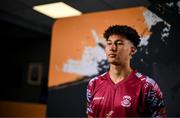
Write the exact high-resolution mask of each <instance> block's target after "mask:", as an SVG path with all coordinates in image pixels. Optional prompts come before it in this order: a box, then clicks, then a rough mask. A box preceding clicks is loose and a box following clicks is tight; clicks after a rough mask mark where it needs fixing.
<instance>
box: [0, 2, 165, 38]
mask: <svg viewBox="0 0 180 118" xmlns="http://www.w3.org/2000/svg"><path fill="white" fill-rule="evenodd" d="M60 1H62V2H64V3H66V4H68V5H70V6H72V7H74V8H76V9H78V10H80V11H81V12H82V13H91V12H97V11H105V10H113V9H122V8H129V7H137V6H147V7H148V6H150V5H153V4H155V5H158V4H159V3H162V2H165V1H164V0H158V1H157V0H1V1H0V20H3V21H7V22H10V23H13V24H16V25H18V26H21V27H24V28H28V29H31V30H34V31H37V32H41V33H44V34H48V35H50V34H51V26H52V24H53V23H54V21H55V19H52V18H50V17H48V16H45V15H42V14H41V13H38V12H36V11H34V10H33V9H32V7H33V6H35V5H41V4H46V3H53V2H60ZM166 1H167V0H166Z"/></svg>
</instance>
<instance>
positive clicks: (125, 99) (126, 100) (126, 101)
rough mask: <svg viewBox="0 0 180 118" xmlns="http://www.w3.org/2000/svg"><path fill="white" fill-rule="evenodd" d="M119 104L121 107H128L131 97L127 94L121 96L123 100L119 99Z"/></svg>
mask: <svg viewBox="0 0 180 118" xmlns="http://www.w3.org/2000/svg"><path fill="white" fill-rule="evenodd" d="M121 105H122V106H123V107H130V106H131V97H130V96H128V95H125V96H123V100H122V101H121Z"/></svg>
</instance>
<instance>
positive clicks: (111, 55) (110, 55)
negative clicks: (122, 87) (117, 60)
mask: <svg viewBox="0 0 180 118" xmlns="http://www.w3.org/2000/svg"><path fill="white" fill-rule="evenodd" d="M108 56H109V57H116V54H109V55H108Z"/></svg>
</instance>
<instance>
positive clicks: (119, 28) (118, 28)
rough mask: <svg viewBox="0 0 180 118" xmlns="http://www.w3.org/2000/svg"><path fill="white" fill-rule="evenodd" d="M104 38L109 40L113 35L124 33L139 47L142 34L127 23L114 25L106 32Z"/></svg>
mask: <svg viewBox="0 0 180 118" xmlns="http://www.w3.org/2000/svg"><path fill="white" fill-rule="evenodd" d="M103 35H104V38H105V39H106V40H108V38H109V37H110V36H111V35H123V36H125V37H126V38H127V39H128V40H129V41H131V42H132V43H133V44H134V46H135V47H136V48H137V47H138V45H139V42H140V36H139V35H138V33H137V31H136V30H135V29H133V28H131V27H129V26H127V25H112V26H110V27H108V28H107V29H106V30H105V32H104V34H103Z"/></svg>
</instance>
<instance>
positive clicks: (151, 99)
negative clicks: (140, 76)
mask: <svg viewBox="0 0 180 118" xmlns="http://www.w3.org/2000/svg"><path fill="white" fill-rule="evenodd" d="M148 79H150V78H148ZM150 81H151V82H152V83H149V82H147V83H146V89H145V105H146V108H147V112H146V113H148V116H151V117H166V111H165V104H164V97H163V94H162V92H161V90H160V88H159V87H158V85H157V83H155V81H153V80H152V79H150ZM153 82H154V83H153Z"/></svg>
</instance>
